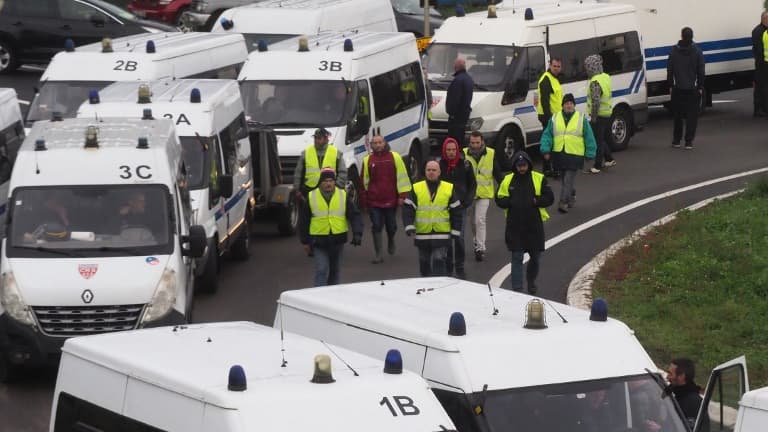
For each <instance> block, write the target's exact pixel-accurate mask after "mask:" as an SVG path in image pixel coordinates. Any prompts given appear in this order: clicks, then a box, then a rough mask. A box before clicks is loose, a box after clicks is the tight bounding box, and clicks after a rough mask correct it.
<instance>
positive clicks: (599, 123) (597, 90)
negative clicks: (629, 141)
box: [584, 54, 616, 174]
mask: <svg viewBox="0 0 768 432" xmlns="http://www.w3.org/2000/svg"><path fill="white" fill-rule="evenodd" d="M584 67H585V68H586V70H587V75H588V76H589V86H588V87H587V113H588V114H589V124H590V126H592V130H593V131H594V132H595V141H597V156H596V157H595V164H594V165H593V166H592V168H590V170H589V172H591V173H592V174H597V173H599V172H600V171H601V170H602V169H603V168H604V167H612V166H614V165H616V160H615V159H614V158H613V155H612V154H611V146H610V144H608V141H607V139H606V138H607V137H608V132H609V131H610V125H611V114H612V113H613V105H612V102H611V76H610V75H608V74H607V73H605V72H603V58H602V57H600V56H599V55H597V54H593V55H591V56H589V57H587V58H586V59H585V60H584ZM604 160H605V162H603V161H604Z"/></svg>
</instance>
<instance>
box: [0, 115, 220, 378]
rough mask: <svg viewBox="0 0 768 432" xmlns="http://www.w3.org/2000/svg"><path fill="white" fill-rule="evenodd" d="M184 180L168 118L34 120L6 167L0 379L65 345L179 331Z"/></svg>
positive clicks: (188, 278)
mask: <svg viewBox="0 0 768 432" xmlns="http://www.w3.org/2000/svg"><path fill="white" fill-rule="evenodd" d="M187 184H188V178H187V172H186V168H185V165H184V162H183V160H182V158H181V146H180V145H179V141H178V139H177V138H176V135H175V133H174V128H173V122H172V121H171V120H168V119H160V120H141V119H110V120H109V121H104V122H101V123H98V124H96V123H95V122H93V121H92V120H86V119H67V120H63V121H41V122H37V123H35V125H34V126H33V127H32V131H31V133H30V134H29V136H28V137H27V138H26V140H25V141H24V143H23V144H22V146H21V149H20V150H19V154H18V157H17V158H16V165H15V166H14V169H13V174H12V176H11V184H10V196H9V203H10V205H9V209H8V216H7V218H6V224H7V226H6V236H5V238H4V239H3V245H2V252H3V255H2V259H1V260H0V379H8V378H12V377H13V375H14V369H16V368H17V367H18V366H20V365H39V364H45V363H47V362H49V361H52V360H55V359H56V358H58V355H59V351H60V348H61V346H62V344H63V343H64V340H65V339H66V338H68V337H71V336H80V335H88V334H96V333H108V332H114V331H121V330H130V329H135V328H142V327H148V326H157V325H161V324H166V325H167V324H175V323H184V322H187V321H188V320H189V319H190V317H191V313H192V294H193V288H194V285H193V283H194V278H193V277H192V273H193V271H194V258H197V257H200V256H202V254H203V253H204V251H205V230H204V228H203V227H201V226H190V224H189V221H190V219H191V208H190V199H189V191H188V186H187Z"/></svg>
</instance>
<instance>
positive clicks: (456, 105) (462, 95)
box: [445, 58, 475, 148]
mask: <svg viewBox="0 0 768 432" xmlns="http://www.w3.org/2000/svg"><path fill="white" fill-rule="evenodd" d="M453 71H454V73H453V81H451V84H450V85H449V86H448V90H447V91H446V95H445V112H446V113H448V136H449V137H451V138H453V139H455V140H456V142H457V143H459V147H460V148H464V147H466V145H465V144H464V132H465V131H466V128H467V121H469V113H470V112H471V111H472V94H473V93H474V89H475V82H474V81H473V80H472V77H471V76H469V74H468V73H467V64H466V62H465V60H464V59H463V58H457V59H456V61H455V62H454V63H453Z"/></svg>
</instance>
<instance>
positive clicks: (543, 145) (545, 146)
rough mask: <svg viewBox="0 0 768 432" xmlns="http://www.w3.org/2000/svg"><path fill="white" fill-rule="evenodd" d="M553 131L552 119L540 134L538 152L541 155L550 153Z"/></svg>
mask: <svg viewBox="0 0 768 432" xmlns="http://www.w3.org/2000/svg"><path fill="white" fill-rule="evenodd" d="M553 129H554V126H553V125H552V119H550V120H549V123H547V127H546V128H544V132H543V133H542V134H541V140H540V141H539V151H540V152H541V154H548V153H549V152H551V151H552V141H553V137H552V130H553Z"/></svg>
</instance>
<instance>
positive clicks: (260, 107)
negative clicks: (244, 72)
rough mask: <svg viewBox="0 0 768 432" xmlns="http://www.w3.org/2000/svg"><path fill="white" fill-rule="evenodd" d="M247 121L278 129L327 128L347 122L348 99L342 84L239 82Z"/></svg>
mask: <svg viewBox="0 0 768 432" xmlns="http://www.w3.org/2000/svg"><path fill="white" fill-rule="evenodd" d="M240 93H241V94H242V95H243V102H244V103H245V115H246V118H247V119H248V120H249V121H257V122H261V123H264V124H267V125H271V126H275V127H280V126H286V127H297V128H313V127H320V126H323V127H331V126H340V125H342V124H344V122H345V121H346V120H347V119H346V118H345V117H347V116H345V115H344V113H345V110H344V107H345V106H346V105H347V104H348V100H349V99H350V97H349V95H348V92H347V88H346V86H345V85H344V82H343V81H243V82H242V84H241V87H240Z"/></svg>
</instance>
